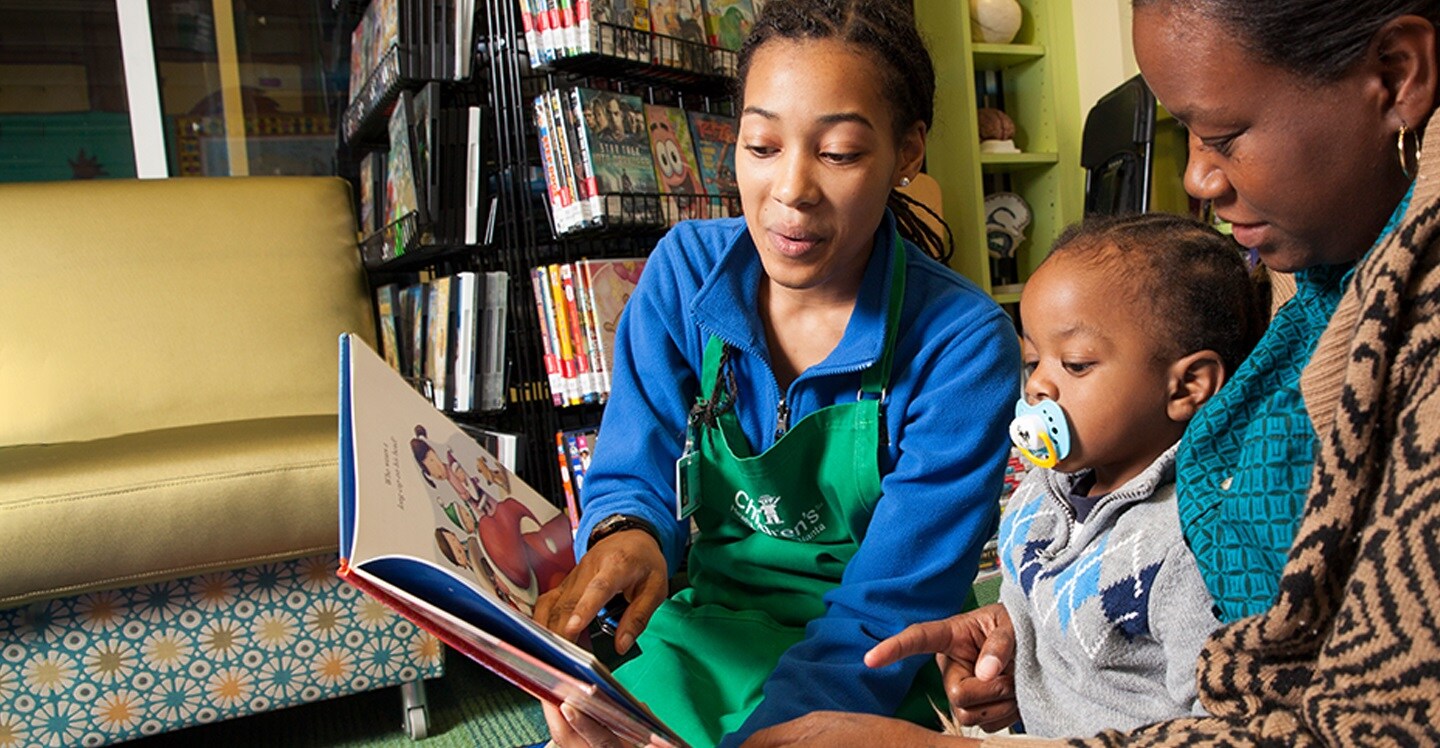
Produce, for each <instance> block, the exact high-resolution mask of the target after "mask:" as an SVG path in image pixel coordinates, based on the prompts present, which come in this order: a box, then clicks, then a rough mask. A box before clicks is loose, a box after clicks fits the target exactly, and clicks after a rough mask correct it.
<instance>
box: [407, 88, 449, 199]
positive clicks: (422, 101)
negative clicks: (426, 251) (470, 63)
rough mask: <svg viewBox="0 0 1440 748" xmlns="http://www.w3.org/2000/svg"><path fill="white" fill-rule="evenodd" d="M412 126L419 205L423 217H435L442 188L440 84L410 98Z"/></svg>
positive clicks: (422, 90)
mask: <svg viewBox="0 0 1440 748" xmlns="http://www.w3.org/2000/svg"><path fill="white" fill-rule="evenodd" d="M411 107H412V109H411V113H410V117H411V119H410V121H411V127H412V129H413V130H414V133H415V137H414V143H415V153H414V162H415V182H416V192H417V194H418V195H419V201H418V202H419V203H420V204H421V205H423V206H424V209H425V210H424V214H425V215H426V216H429V217H432V218H433V217H434V216H435V215H436V214H437V213H438V212H439V207H440V202H441V198H442V195H441V192H440V189H441V185H440V183H439V172H438V167H439V164H438V158H439V153H438V152H437V148H438V147H439V142H438V141H439V137H440V133H439V114H440V112H439V108H440V84H439V83H436V82H433V81H432V82H430V83H427V84H425V85H424V87H422V88H421V89H420V90H419V91H418V92H416V93H415V95H414V96H413V97H412V98H411Z"/></svg>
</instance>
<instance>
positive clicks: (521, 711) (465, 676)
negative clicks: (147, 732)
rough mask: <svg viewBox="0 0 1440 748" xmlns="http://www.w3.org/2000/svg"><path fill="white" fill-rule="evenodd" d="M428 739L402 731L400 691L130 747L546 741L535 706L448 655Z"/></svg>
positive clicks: (487, 746)
mask: <svg viewBox="0 0 1440 748" xmlns="http://www.w3.org/2000/svg"><path fill="white" fill-rule="evenodd" d="M425 691H426V696H427V697H428V699H429V702H430V734H429V736H428V737H426V738H425V739H424V740H421V741H418V742H417V741H412V740H410V738H409V737H408V736H406V734H405V730H404V729H403V728H402V726H401V706H400V704H401V701H400V689H399V688H398V687H397V688H386V689H381V690H379V691H371V692H369V693H363V694H356V695H354V696H346V697H343V698H339V699H331V700H329V701H323V702H319V703H316V704H306V705H304V706H297V707H291V708H289V709H280V710H277V711H274V712H267V713H265V714H257V715H253V716H250V717H242V718H240V719H233V720H228V721H225V722H220V723H217V724H213V725H204V726H201V727H192V728H189V729H185V730H180V731H178V732H174V733H170V734H167V735H157V736H155V737H153V738H145V739H142V740H137V741H134V742H132V743H129V744H128V745H132V746H135V748H182V747H184V748H190V747H191V746H197V745H203V746H206V748H212V747H214V748H231V747H233V748H242V747H243V748H253V747H254V746H285V747H286V748H291V747H293V748H338V747H340V746H344V747H346V748H517V747H518V746H530V745H535V744H536V743H540V742H543V741H545V740H546V739H547V738H548V737H549V733H548V732H547V731H546V729H545V719H544V717H543V716H541V713H540V704H539V702H537V701H536V700H535V699H533V698H531V697H530V696H529V695H527V694H526V693H525V692H523V691H521V690H519V689H517V688H515V687H514V686H511V685H510V684H508V683H506V682H504V681H502V680H500V679H499V678H498V677H496V676H494V675H492V674H490V672H489V671H487V670H485V669H484V668H482V667H480V666H479V665H476V664H475V663H473V662H471V661H469V660H467V659H465V658H464V657H462V656H460V655H458V654H456V653H454V652H449V653H447V654H446V658H445V675H444V677H442V678H438V679H436V680H431V681H426V683H425Z"/></svg>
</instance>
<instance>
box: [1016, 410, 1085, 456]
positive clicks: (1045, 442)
mask: <svg viewBox="0 0 1440 748" xmlns="http://www.w3.org/2000/svg"><path fill="white" fill-rule="evenodd" d="M1010 441H1011V442H1014V444H1015V448H1016V449H1018V450H1020V454H1022V455H1024V456H1025V459H1027V460H1029V461H1031V462H1033V463H1035V465H1036V467H1042V468H1052V467H1055V465H1056V463H1058V462H1060V461H1061V460H1063V459H1065V458H1066V457H1068V456H1070V424H1069V423H1068V422H1066V420H1065V411H1063V410H1061V409H1060V406H1059V405H1056V404H1055V401H1054V400H1041V401H1040V402H1038V403H1036V404H1035V405H1031V404H1030V403H1027V402H1025V398H1023V397H1022V398H1020V400H1019V401H1018V402H1016V403H1015V420H1013V421H1011V422H1010Z"/></svg>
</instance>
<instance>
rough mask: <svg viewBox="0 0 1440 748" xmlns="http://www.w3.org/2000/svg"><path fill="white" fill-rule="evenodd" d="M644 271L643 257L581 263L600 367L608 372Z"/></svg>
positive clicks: (613, 362) (613, 367) (612, 365)
mask: <svg viewBox="0 0 1440 748" xmlns="http://www.w3.org/2000/svg"><path fill="white" fill-rule="evenodd" d="M644 270H645V259H644V258H628V259H612V260H581V261H580V271H581V273H583V274H584V276H585V285H586V286H587V289H586V290H587V292H588V294H589V297H590V299H589V301H590V303H589V306H590V310H591V316H592V317H594V320H595V337H596V341H597V343H598V345H597V348H598V351H597V353H598V354H599V357H600V366H601V368H602V370H604V371H606V372H611V371H614V370H615V328H616V327H617V326H618V325H619V324H620V314H621V312H622V311H623V310H624V309H625V302H627V301H629V300H630V294H631V293H633V292H634V291H635V285H636V284H637V283H639V282H640V273H641V272H642V271H644ZM607 390H608V384H607Z"/></svg>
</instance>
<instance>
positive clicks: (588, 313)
mask: <svg viewBox="0 0 1440 748" xmlns="http://www.w3.org/2000/svg"><path fill="white" fill-rule="evenodd" d="M571 265H572V266H571V271H570V275H571V278H572V281H573V283H574V285H575V314H576V315H577V316H578V317H579V319H580V332H581V335H582V336H583V339H582V343H583V344H584V346H585V360H586V361H588V362H589V365H590V384H591V386H592V387H594V388H595V393H596V395H598V397H597V399H598V400H599V401H600V402H602V403H603V402H605V401H606V400H608V399H610V372H608V371H605V369H604V367H603V366H601V364H600V339H599V333H598V331H597V324H596V320H595V310H594V309H592V308H591V307H590V285H589V279H588V278H586V277H585V270H584V267H583V266H582V265H581V264H580V263H578V262H577V263H571Z"/></svg>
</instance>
